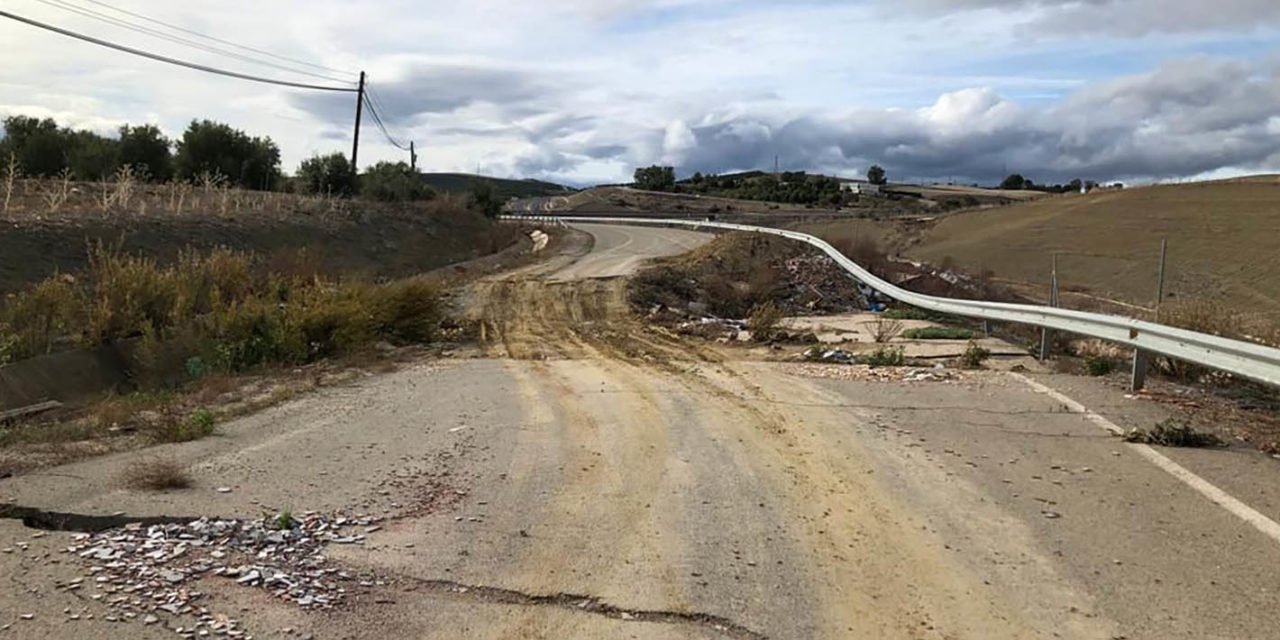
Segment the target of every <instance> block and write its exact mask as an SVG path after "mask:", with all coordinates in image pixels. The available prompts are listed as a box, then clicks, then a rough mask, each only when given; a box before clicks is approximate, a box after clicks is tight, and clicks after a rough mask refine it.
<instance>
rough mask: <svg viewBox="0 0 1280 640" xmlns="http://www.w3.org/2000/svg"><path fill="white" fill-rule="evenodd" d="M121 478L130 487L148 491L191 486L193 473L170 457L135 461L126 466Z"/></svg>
mask: <svg viewBox="0 0 1280 640" xmlns="http://www.w3.org/2000/svg"><path fill="white" fill-rule="evenodd" d="M120 480H121V483H122V484H123V485H124V486H126V487H128V488H130V489H138V490H146V491H165V490H168V489H186V488H187V487H190V486H191V475H190V474H189V473H188V472H187V468H186V467H184V466H182V465H181V464H178V462H177V461H176V460H172V459H168V458H152V459H148V460H139V461H137V462H134V463H132V464H130V465H129V466H127V467H125V469H124V473H122V474H121V477H120Z"/></svg>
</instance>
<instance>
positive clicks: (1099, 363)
mask: <svg viewBox="0 0 1280 640" xmlns="http://www.w3.org/2000/svg"><path fill="white" fill-rule="evenodd" d="M1113 366H1114V365H1112V363H1111V361H1110V360H1108V359H1106V358H1099V357H1096V356H1090V357H1088V358H1085V360H1084V367H1085V370H1086V371H1088V372H1089V375H1091V376H1094V377H1099V376H1105V375H1107V374H1108V373H1111V369H1112V367H1113Z"/></svg>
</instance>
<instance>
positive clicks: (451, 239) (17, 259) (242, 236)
mask: <svg viewBox="0 0 1280 640" xmlns="http://www.w3.org/2000/svg"><path fill="white" fill-rule="evenodd" d="M279 197H281V198H285V197H287V196H283V195H280V196H279ZM0 225H3V227H2V228H3V231H2V232H0V256H4V259H3V260H0V295H2V294H5V293H13V292H16V291H20V290H23V289H26V288H27V287H30V286H32V285H34V284H36V283H37V282H39V281H41V280H43V279H45V278H47V277H49V276H50V275H52V274H54V273H73V274H74V273H80V272H83V271H85V270H86V269H87V267H88V262H89V251H88V250H87V249H88V247H89V246H90V245H92V244H94V243H97V242H104V243H107V244H108V245H115V244H117V243H119V244H120V245H121V247H122V249H123V250H124V252H125V253H128V254H131V255H142V256H147V257H154V258H156V259H157V260H159V261H160V262H161V263H162V264H163V263H167V262H169V261H171V260H173V259H174V258H176V257H177V255H178V252H179V251H180V250H182V249H184V248H195V249H202V250H203V249H210V248H213V247H223V246H225V247H230V248H233V249H237V250H241V251H250V252H253V253H257V254H259V255H262V256H264V257H265V258H266V259H267V261H268V263H276V264H279V265H281V266H298V263H299V261H302V262H305V263H307V264H305V265H301V266H302V267H305V268H307V269H308V270H315V271H318V272H319V273H321V274H324V275H328V276H344V277H350V276H353V275H354V276H363V277H371V278H379V279H382V278H393V277H403V276H408V275H412V274H417V273H422V272H425V271H430V270H432V269H437V268H439V267H442V266H445V265H449V264H453V263H456V262H462V261H466V260H471V259H474V258H478V257H480V256H483V255H486V254H489V253H492V252H494V251H498V250H501V249H502V248H504V247H505V246H507V245H509V244H510V243H511V242H512V241H513V240H514V237H513V236H512V234H511V233H509V232H508V231H506V230H504V229H501V228H498V225H495V224H493V223H492V222H491V221H489V220H487V219H486V218H485V217H484V216H483V215H481V214H480V213H478V212H475V211H471V210H469V209H467V208H466V207H465V206H463V203H461V202H458V201H454V200H452V199H441V200H437V201H432V202H426V203H411V204H393V203H373V202H361V201H354V202H347V203H342V204H341V205H340V206H307V203H306V201H303V200H301V199H299V200H297V201H295V202H291V203H289V204H286V205H284V206H282V207H280V208H278V209H271V208H267V209H264V210H256V209H248V208H246V209H240V210H231V211H228V212H227V213H226V214H225V215H223V214H221V213H216V212H207V213H193V212H191V211H186V212H185V213H182V214H173V213H170V212H167V211H165V210H164V209H162V208H153V209H150V210H149V211H145V212H139V211H138V210H133V211H129V212H124V213H104V212H101V211H87V212H77V213H74V214H71V213H67V212H64V213H62V214H49V213H30V214H23V215H10V216H0Z"/></svg>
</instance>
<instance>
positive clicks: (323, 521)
mask: <svg viewBox="0 0 1280 640" xmlns="http://www.w3.org/2000/svg"><path fill="white" fill-rule="evenodd" d="M379 520H380V519H379V518H369V517H355V518H347V517H341V516H334V517H327V516H323V515H319V514H315V513H310V512H308V513H306V514H304V515H303V516H302V517H301V518H295V517H292V516H291V515H289V514H281V515H276V516H270V517H265V518H262V519H260V520H217V519H210V518H201V519H199V520H194V521H191V522H188V523H186V524H157V525H151V526H143V525H141V524H130V525H126V526H125V527H123V528H120V529H113V530H109V531H105V532H101V533H97V534H87V533H86V534H79V535H77V536H76V537H75V539H74V544H72V545H71V546H69V547H67V548H66V552H67V553H71V554H75V555H77V556H79V557H80V558H81V559H83V560H84V561H86V562H90V563H92V565H91V566H90V567H89V571H88V573H89V575H88V577H81V578H75V579H73V580H70V581H68V582H66V583H65V584H60V585H58V587H59V588H62V589H66V590H79V591H83V592H89V591H93V590H96V591H98V592H99V593H92V594H90V595H89V596H88V597H89V598H90V599H92V600H96V601H99V602H101V603H103V604H105V605H106V606H108V607H110V608H111V609H112V610H113V614H112V615H108V616H107V619H108V620H114V619H121V620H139V621H141V622H143V623H144V624H155V623H156V622H159V618H158V617H157V615H156V614H161V613H167V614H170V615H173V616H181V615H191V616H193V617H195V618H197V621H196V622H195V624H194V626H191V627H186V628H183V627H178V628H177V629H176V630H177V631H179V633H181V634H183V635H187V636H207V635H209V634H210V633H213V634H217V635H227V636H230V637H234V638H239V637H248V636H246V635H245V632H244V630H242V629H238V628H237V623H236V621H235V620H229V619H226V618H219V617H216V616H214V615H212V614H210V613H209V611H208V610H207V609H205V608H204V607H202V606H200V605H199V603H198V601H199V600H200V599H201V598H202V597H204V594H203V593H201V592H200V591H198V590H196V589H194V588H193V586H194V585H193V584H192V583H193V582H194V581H195V580H198V579H200V578H204V577H210V576H221V577H223V578H225V579H227V580H234V581H235V582H236V583H237V584H240V585H243V586H247V587H256V588H260V589H265V590H267V591H270V592H271V593H272V595H274V596H275V597H277V598H280V599H282V600H287V601H290V602H293V603H296V604H297V605H298V606H300V607H305V608H309V609H328V608H332V607H333V606H334V605H336V604H338V603H340V602H341V601H342V599H343V597H344V596H345V595H346V594H347V587H346V586H344V584H348V585H349V583H351V582H357V581H358V583H359V585H360V586H363V587H371V586H373V584H374V583H373V582H372V581H370V580H366V579H361V578H359V577H357V576H354V575H352V574H350V573H348V572H346V571H342V570H340V569H338V568H336V567H330V566H327V565H326V558H325V556H324V555H323V551H324V547H325V546H326V545H328V544H362V543H363V542H364V540H365V535H366V534H368V533H372V532H374V531H376V530H377V529H378V528H379V525H378V524H377V523H378V521H379ZM357 527H358V528H359V533H357V532H355V530H356V529H355V528H357Z"/></svg>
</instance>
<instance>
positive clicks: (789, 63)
mask: <svg viewBox="0 0 1280 640" xmlns="http://www.w3.org/2000/svg"><path fill="white" fill-rule="evenodd" d="M0 9H3V10H5V11H9V12H12V13H15V14H18V15H22V16H25V17H29V18H32V19H36V20H40V21H43V22H47V23H50V24H53V25H57V26H60V27H64V28H67V29H72V30H75V31H78V32H82V33H86V34H90V35H93V36H96V37H100V38H104V39H108V40H112V41H114V42H119V43H122V44H126V45H130V46H135V47H139V48H145V49H147V50H150V51H154V52H157V53H161V54H165V55H170V56H174V57H178V58H182V59H185V60H190V61H194V62H199V63H204V64H208V65H212V66H217V67H221V68H226V69H232V70H236V71H240V72H245V73H253V74H258V75H264V76H269V77H272V78H279V79H288V80H293V81H299V82H308V83H310V82H314V83H320V84H340V83H338V82H335V81H331V80H327V79H323V78H316V77H314V76H309V75H303V74H299V73H296V72H294V71H287V70H282V69H278V68H273V67H269V66H264V65H259V64H255V63H253V62H251V61H247V60H243V59H236V58H230V57H226V56H222V55H217V54H215V53H213V52H210V51H204V50H200V49H196V48H193V47H190V46H187V45H185V44H182V43H180V42H173V41H171V40H170V39H162V38H158V37H156V36H155V35H153V34H150V33H141V32H138V31H136V30H131V29H129V28H128V27H129V26H141V27H145V28H147V29H154V30H156V31H160V32H162V33H164V34H166V35H169V36H180V37H181V38H187V39H190V40H194V41H196V42H197V43H199V44H202V45H203V46H206V47H216V48H219V49H230V47H228V46H226V45H223V44H218V43H215V42H211V41H207V40H200V39H198V38H196V37H195V36H192V35H190V34H188V33H184V32H175V31H172V30H169V29H167V28H166V27H162V26H160V25H158V24H155V23H151V22H146V21H144V20H143V19H142V18H139V17H136V16H132V15H128V14H123V13H119V12H118V11H116V9H124V10H126V11H130V12H133V13H134V14H137V15H141V16H146V17H149V18H153V19H157V20H160V21H163V22H166V23H170V24H173V25H177V26H180V27H182V28H185V29H189V30H191V31H195V32H199V33H202V34H208V35H212V36H216V37H219V38H222V39H225V40H229V41H234V42H235V43H238V44H242V45H247V46H250V47H253V48H255V49H260V50H263V51H269V52H271V53H274V54H277V55H280V56H285V57H288V58H291V59H295V60H300V61H305V62H308V63H311V64H314V65H319V66H321V67H325V68H327V69H328V70H322V69H320V68H317V67H311V66H308V67H299V66H298V65H296V64H293V63H289V62H285V61H283V60H280V59H273V58H266V57H264V56H262V55H260V54H257V53H253V52H249V51H245V50H239V49H230V50H231V51H232V52H235V53H238V54H241V55H243V56H244V57H248V58H252V59H259V60H266V61H270V62H274V63H278V64H280V65H283V66H291V67H294V68H298V69H301V70H305V71H308V72H313V73H316V74H319V75H324V76H334V77H336V78H337V79H338V80H345V81H347V82H350V81H351V80H353V79H354V77H355V73H356V72H358V71H359V70H365V71H367V72H368V74H369V77H370V86H371V87H373V89H374V92H375V93H374V96H375V98H376V100H377V101H378V104H380V105H381V107H382V111H384V113H383V115H384V118H385V120H386V124H387V125H388V127H389V128H390V130H391V131H392V133H393V134H394V135H395V136H397V137H399V138H402V139H405V140H409V139H411V140H414V141H416V143H417V147H418V149H419V155H420V165H421V166H422V167H423V168H424V169H426V170H431V171H468V172H471V171H475V170H476V169H477V167H478V168H479V169H480V170H481V171H482V172H483V173H486V174H489V175H499V176H517V177H536V178H544V179H550V180H556V181H561V182H565V183H570V184H575V185H582V184H589V183H596V182H615V181H622V180H625V179H627V178H628V176H630V174H631V171H632V170H633V169H634V168H635V167H636V166H640V165H647V164H652V163H663V164H671V165H674V166H676V167H677V171H678V173H680V174H681V175H686V174H691V173H693V172H694V171H703V172H725V171H732V170H740V169H753V168H766V167H772V165H773V162H774V157H775V156H778V157H779V158H780V161H781V163H782V165H783V167H784V168H785V169H793V170H809V171H821V172H826V173H832V174H839V175H845V176H854V175H859V174H861V173H863V172H865V170H866V167H867V166H868V165H869V164H870V163H873V162H874V163H879V164H881V165H883V166H885V167H886V168H887V169H888V170H889V173H890V176H891V178H897V179H916V180H947V179H955V180H959V181H965V182H971V181H979V182H991V181H995V180H998V179H999V178H1001V177H1003V175H1004V174H1006V173H1009V172H1014V171H1018V172H1021V173H1024V174H1026V175H1027V176H1029V177H1032V178H1033V179H1036V180H1037V181H1059V180H1063V181H1065V180H1068V179H1070V178H1073V177H1082V178H1093V179H1098V180H1125V181H1148V180H1169V179H1184V178H1192V177H1208V176H1222V175H1234V174H1241V173H1258V172H1273V171H1278V170H1280V2H1277V0H1213V1H1210V0H1070V1H1063V0H849V1H843V2H842V1H838V0H789V1H787V2H763V1H760V0H650V1H647V2H646V1H641V0H521V1H519V2H517V1H514V0H506V1H503V0H468V1H466V2H458V1H456V0H452V1H448V2H445V1H440V0H364V1H362V2H359V3H355V2H350V1H349V0H343V1H338V0H308V1H307V2H300V1H297V2H281V1H276V0H252V1H249V0H216V1H214V0H184V1H183V2H169V1H162V0H5V2H4V4H3V7H0ZM104 18H105V19H104ZM122 23H123V24H122ZM0 41H2V42H4V43H5V46H4V47H2V48H0V68H3V69H5V72H4V73H3V74H0V114H10V113H24V114H30V115H39V116H49V117H53V118H55V119H57V120H59V121H60V122H61V123H63V124H66V125H72V126H77V127H88V128H94V129H99V130H103V131H109V130H111V129H112V128H114V127H115V126H117V125H119V124H120V123H124V122H130V123H138V122H152V123H155V124H158V125H160V126H161V128H163V129H165V130H166V131H167V132H169V133H170V134H171V135H172V134H177V133H179V132H180V131H181V130H182V129H183V128H184V127H185V125H186V123H187V122H189V121H190V120H191V119H192V118H211V119H216V120H221V121H225V122H228V123H230V124H232V125H234V126H236V127H239V128H242V129H244V130H246V131H248V132H250V133H254V134H258V135H270V136H271V137H272V138H273V139H274V140H276V141H277V142H278V143H279V144H280V146H281V149H282V151H283V155H284V161H285V162H284V164H285V169H286V171H291V170H292V169H293V168H295V167H296V166H297V163H298V162H299V161H300V160H301V159H303V158H305V157H308V156H310V155H312V154H314V153H318V152H330V151H344V152H349V150H350V136H351V126H352V125H351V120H352V115H353V114H352V112H353V110H354V98H353V96H352V95H351V94H346V93H327V92H315V91H306V90H296V89H287V88H281V87H274V86H268V85H261V84H254V83H249V82H244V81H240V80H235V79H228V78H221V77H218V76H213V75H208V74H205V73H201V72H197V71H190V70H185V69H180V68H176V67H170V66H167V65H164V64H160V63H156V62H152V61H149V60H145V59H142V58H136V57H133V56H130V55H128V54H124V53H118V52H114V51H110V50H106V49H102V48H99V47H97V46H95V45H92V44H87V43H81V42H78V41H74V40H70V39H68V38H65V37H63V36H59V35H55V34H52V33H47V32H44V31H40V30H38V29H35V28H33V27H30V26H27V25H23V24H19V23H16V22H13V21H11V20H5V19H0ZM363 136H364V138H363V140H364V141H365V144H363V145H362V150H361V156H360V158H361V164H362V165H363V164H366V163H368V162H372V161H374V160H382V159H404V158H405V155H406V154H404V153H402V152H400V151H398V150H396V149H395V148H393V147H391V146H390V145H389V144H387V143H386V142H385V141H384V140H382V139H381V138H380V134H379V132H378V131H377V130H376V129H375V128H372V127H366V128H365V129H364V131H363Z"/></svg>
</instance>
